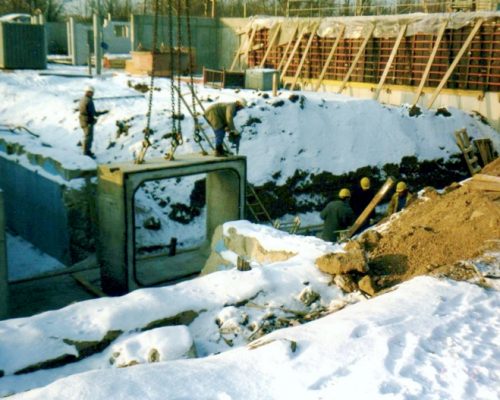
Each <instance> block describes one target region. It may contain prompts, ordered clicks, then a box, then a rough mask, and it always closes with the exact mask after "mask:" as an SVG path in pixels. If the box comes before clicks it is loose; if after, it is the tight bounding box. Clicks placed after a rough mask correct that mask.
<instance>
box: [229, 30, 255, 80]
mask: <svg viewBox="0 0 500 400" xmlns="http://www.w3.org/2000/svg"><path fill="white" fill-rule="evenodd" d="M256 31H257V28H256V27H254V28H252V33H251V34H250V39H249V43H248V46H247V50H246V52H245V53H246V56H247V59H248V52H249V51H250V47H252V43H253V38H254V36H255V32H256ZM243 43H244V42H243V41H242V42H241V43H240V47H238V50H237V51H236V54H235V55H234V59H233V62H232V63H231V68H230V71H233V70H234V68H235V67H236V64H237V62H238V60H239V58H240V56H241V54H242V51H241V48H242V47H243Z"/></svg>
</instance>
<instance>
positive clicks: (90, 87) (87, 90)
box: [85, 85, 94, 93]
mask: <svg viewBox="0 0 500 400" xmlns="http://www.w3.org/2000/svg"><path fill="white" fill-rule="evenodd" d="M87 92H92V93H94V86H91V85H87V86H85V93H87Z"/></svg>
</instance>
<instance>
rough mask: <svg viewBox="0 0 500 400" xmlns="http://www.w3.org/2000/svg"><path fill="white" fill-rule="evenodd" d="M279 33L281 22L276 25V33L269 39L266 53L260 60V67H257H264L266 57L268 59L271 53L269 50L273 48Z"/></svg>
mask: <svg viewBox="0 0 500 400" xmlns="http://www.w3.org/2000/svg"><path fill="white" fill-rule="evenodd" d="M280 31H281V22H280V23H279V24H278V27H277V28H276V32H274V35H273V37H272V38H271V41H270V42H269V45H268V46H267V50H266V53H265V54H264V57H263V58H262V60H261V62H260V65H259V67H260V68H264V65H265V64H266V60H267V57H269V54H270V53H271V49H272V48H273V47H274V43H275V42H276V40H277V39H278V36H279V33H280Z"/></svg>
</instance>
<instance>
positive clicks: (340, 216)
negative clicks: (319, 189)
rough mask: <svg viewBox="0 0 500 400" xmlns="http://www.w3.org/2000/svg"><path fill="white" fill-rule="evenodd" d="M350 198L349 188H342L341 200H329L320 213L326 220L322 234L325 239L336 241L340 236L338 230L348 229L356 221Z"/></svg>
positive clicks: (340, 192)
mask: <svg viewBox="0 0 500 400" xmlns="http://www.w3.org/2000/svg"><path fill="white" fill-rule="evenodd" d="M350 198H351V192H350V190H349V189H347V188H343V189H340V191H339V200H333V201H331V202H329V203H328V204H327V205H326V207H325V208H324V209H323V211H321V213H320V214H319V215H320V217H321V219H322V220H324V221H325V225H324V227H323V233H322V235H321V237H322V239H323V240H327V241H329V242H336V241H337V239H338V236H339V235H338V234H339V232H338V231H341V230H345V229H347V228H348V227H349V226H351V224H352V223H353V222H354V212H353V211H352V208H351V206H350V204H349V200H350Z"/></svg>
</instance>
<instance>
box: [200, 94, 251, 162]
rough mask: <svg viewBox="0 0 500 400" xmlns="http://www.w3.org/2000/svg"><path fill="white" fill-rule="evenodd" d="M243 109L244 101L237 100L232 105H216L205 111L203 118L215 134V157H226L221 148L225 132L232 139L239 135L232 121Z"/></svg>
mask: <svg viewBox="0 0 500 400" xmlns="http://www.w3.org/2000/svg"><path fill="white" fill-rule="evenodd" d="M245 107H246V101H245V100H243V99H238V100H237V101H235V102H232V103H216V104H213V105H211V106H210V107H208V108H207V109H206V111H205V118H206V120H207V121H208V123H209V124H210V126H211V127H212V129H213V131H214V133H215V155H216V156H217V157H222V156H225V155H226V152H225V151H224V147H223V143H224V136H225V134H226V131H228V132H229V134H230V135H232V136H233V137H234V136H239V135H240V134H239V132H238V130H237V129H236V127H235V126H234V120H233V119H234V116H235V115H236V113H237V112H238V111H239V110H241V109H242V108H245Z"/></svg>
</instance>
